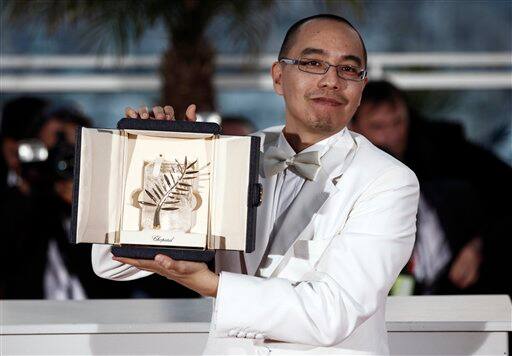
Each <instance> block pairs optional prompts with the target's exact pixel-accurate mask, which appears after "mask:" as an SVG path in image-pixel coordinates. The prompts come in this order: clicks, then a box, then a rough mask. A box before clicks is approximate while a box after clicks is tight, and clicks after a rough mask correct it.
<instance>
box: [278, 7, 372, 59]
mask: <svg viewBox="0 0 512 356" xmlns="http://www.w3.org/2000/svg"><path fill="white" fill-rule="evenodd" d="M312 20H332V21H337V22H341V23H344V24H345V25H347V26H348V27H350V28H351V29H353V30H354V31H356V33H357V36H359V39H360V40H361V45H362V46H363V60H364V65H365V66H366V65H367V63H368V54H367V52H366V46H365V45H364V41H363V38H362V37H361V34H360V33H359V31H358V30H357V29H356V28H355V27H354V26H353V25H352V24H351V23H350V22H349V21H348V20H347V19H346V18H344V17H341V16H338V15H332V14H319V15H314V16H310V17H306V18H304V19H302V20H299V21H297V22H295V23H294V24H293V25H292V26H291V27H290V28H289V29H288V31H287V32H286V35H285V36H284V40H283V44H282V45H281V49H280V50H279V56H278V59H282V58H284V57H286V55H287V54H288V52H289V51H290V48H292V47H293V45H294V44H295V38H296V37H297V32H298V30H299V29H300V27H301V26H302V25H304V24H305V23H306V22H309V21H312Z"/></svg>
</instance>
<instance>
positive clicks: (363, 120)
mask: <svg viewBox="0 0 512 356" xmlns="http://www.w3.org/2000/svg"><path fill="white" fill-rule="evenodd" d="M352 128H353V129H354V130H355V131H357V132H359V133H360V134H362V135H363V136H365V137H366V138H367V139H368V140H370V141H371V142H372V143H373V144H374V145H376V146H380V147H383V148H385V149H387V150H389V151H390V152H391V153H392V154H393V155H394V156H395V157H397V158H403V155H404V153H405V149H406V147H407V135H408V131H409V115H408V112H407V106H406V104H405V103H404V102H403V101H402V100H396V101H394V102H388V103H381V104H372V103H368V104H365V103H363V104H362V105H361V107H360V108H359V111H358V113H357V120H356V121H355V122H354V124H353V125H352Z"/></svg>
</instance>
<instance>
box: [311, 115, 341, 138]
mask: <svg viewBox="0 0 512 356" xmlns="http://www.w3.org/2000/svg"><path fill="white" fill-rule="evenodd" d="M309 123H310V127H311V128H312V129H313V130H315V131H317V132H319V133H324V134H328V133H335V132H338V131H340V130H341V129H342V128H343V127H344V126H342V125H340V123H339V122H336V120H334V119H332V118H330V117H321V118H314V119H310V120H309Z"/></svg>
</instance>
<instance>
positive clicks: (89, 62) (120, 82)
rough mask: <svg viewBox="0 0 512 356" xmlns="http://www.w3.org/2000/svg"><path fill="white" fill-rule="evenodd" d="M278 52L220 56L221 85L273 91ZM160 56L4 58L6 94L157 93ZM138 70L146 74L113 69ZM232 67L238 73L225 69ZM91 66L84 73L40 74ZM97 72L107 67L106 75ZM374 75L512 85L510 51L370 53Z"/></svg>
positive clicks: (416, 83)
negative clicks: (273, 77) (251, 55)
mask: <svg viewBox="0 0 512 356" xmlns="http://www.w3.org/2000/svg"><path fill="white" fill-rule="evenodd" d="M275 58H276V56H275V55H262V56H260V57H257V58H250V57H245V56H222V55H221V56H218V57H217V59H216V66H217V69H218V71H217V74H216V75H215V78H214V82H215V85H216V86H217V88H218V89H221V90H236V89H253V90H263V91H268V90H272V80H271V78H270V76H269V74H268V73H269V68H270V66H271V64H272V63H273V62H274V60H275ZM159 64H160V57H158V56H154V55H151V56H130V57H115V56H14V55H4V56H0V90H1V91H2V92H69V91H73V92H122V91H132V90H136V91H155V90H158V89H159V87H160V77H159V76H158V75H157V74H156V69H157V68H158V66H159ZM125 69H137V70H140V71H143V72H145V73H147V74H145V73H143V74H133V73H119V74H117V73H116V74H113V73H109V72H108V70H125ZM225 69H229V70H230V72H231V73H232V72H233V71H235V72H236V73H234V74H227V73H223V70H225ZM48 70H71V71H73V70H81V71H84V70H87V71H88V72H84V73H80V74H76V73H75V74H62V73H52V74H41V73H37V71H48ZM97 70H102V71H105V73H104V74H102V73H98V72H97ZM368 70H369V76H370V78H371V79H383V78H386V79H388V80H390V81H392V82H394V83H396V84H397V85H398V86H400V87H402V88H404V89H411V90H416V89H454V90H460V89H512V53H510V52H498V53H496V52H493V53H446V52H444V53H370V54H369V63H368Z"/></svg>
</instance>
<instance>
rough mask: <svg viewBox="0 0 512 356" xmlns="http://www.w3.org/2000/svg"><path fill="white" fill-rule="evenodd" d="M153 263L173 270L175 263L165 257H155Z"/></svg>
mask: <svg viewBox="0 0 512 356" xmlns="http://www.w3.org/2000/svg"><path fill="white" fill-rule="evenodd" d="M155 262H156V263H158V264H159V265H160V266H162V267H163V268H165V269H170V270H172V269H174V267H175V264H176V261H174V260H173V259H172V258H170V257H169V256H166V255H156V256H155Z"/></svg>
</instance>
